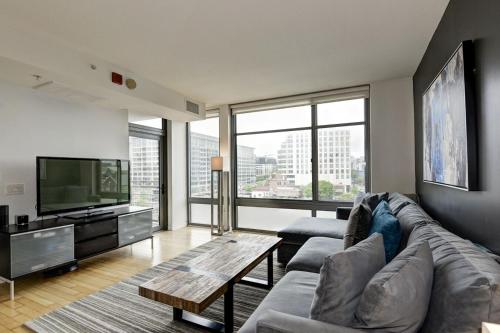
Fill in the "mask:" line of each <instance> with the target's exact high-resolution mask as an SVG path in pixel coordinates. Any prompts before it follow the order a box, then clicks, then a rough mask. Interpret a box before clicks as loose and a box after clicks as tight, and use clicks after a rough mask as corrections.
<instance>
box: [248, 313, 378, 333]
mask: <svg viewBox="0 0 500 333" xmlns="http://www.w3.org/2000/svg"><path fill="white" fill-rule="evenodd" d="M304 332H306V333H312V332H320V333H364V332H368V331H365V330H359V329H354V328H348V327H344V326H338V325H333V324H328V323H324V322H321V321H317V320H313V319H308V318H302V317H298V316H292V315H289V314H286V313H283V312H277V311H273V310H271V311H268V312H266V313H264V314H262V315H261V316H260V317H259V319H258V320H257V333H304Z"/></svg>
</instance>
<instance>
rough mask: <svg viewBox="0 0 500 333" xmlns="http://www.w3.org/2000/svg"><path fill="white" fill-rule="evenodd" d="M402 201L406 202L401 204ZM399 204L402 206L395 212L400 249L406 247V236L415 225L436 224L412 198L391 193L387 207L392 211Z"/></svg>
mask: <svg viewBox="0 0 500 333" xmlns="http://www.w3.org/2000/svg"><path fill="white" fill-rule="evenodd" d="M403 203H407V204H406V205H403ZM401 205H403V206H402V207H401V209H400V210H399V212H398V213H397V214H395V215H396V217H397V218H398V220H399V225H400V226H401V232H402V235H401V245H400V250H402V249H404V248H405V247H406V243H407V242H408V237H410V234H411V232H412V231H413V228H415V226H417V225H425V224H429V223H435V224H438V223H437V222H436V221H434V220H433V219H432V218H431V217H430V216H429V215H428V214H427V213H426V212H425V211H424V210H423V209H422V207H420V206H419V205H417V204H416V203H415V202H414V201H413V200H411V199H409V198H407V197H406V196H404V195H402V194H399V193H391V195H390V196H389V207H391V209H392V210H393V212H394V209H395V208H396V207H398V206H401Z"/></svg>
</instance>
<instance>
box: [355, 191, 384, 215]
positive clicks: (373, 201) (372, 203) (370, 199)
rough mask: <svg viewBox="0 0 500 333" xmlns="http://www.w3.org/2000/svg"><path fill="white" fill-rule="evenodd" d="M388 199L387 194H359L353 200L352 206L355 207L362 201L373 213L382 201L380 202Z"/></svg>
mask: <svg viewBox="0 0 500 333" xmlns="http://www.w3.org/2000/svg"><path fill="white" fill-rule="evenodd" d="M388 199H389V193H388V192H380V193H364V192H360V193H358V194H357V195H356V197H355V198H354V205H353V206H357V205H359V204H360V203H361V202H363V201H364V202H365V203H366V204H367V205H368V206H369V207H370V209H371V210H372V211H373V210H375V208H376V207H377V206H378V204H379V203H380V201H382V200H384V201H387V200H388Z"/></svg>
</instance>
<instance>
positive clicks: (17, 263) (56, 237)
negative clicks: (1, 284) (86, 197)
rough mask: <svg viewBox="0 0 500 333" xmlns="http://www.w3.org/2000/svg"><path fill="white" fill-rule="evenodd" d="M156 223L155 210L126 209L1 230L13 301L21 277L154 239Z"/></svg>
mask: <svg viewBox="0 0 500 333" xmlns="http://www.w3.org/2000/svg"><path fill="white" fill-rule="evenodd" d="M152 220H153V211H152V209H151V208H139V207H123V208H116V209H114V210H110V211H109V213H107V214H100V215H88V216H85V217H83V218H79V219H70V218H67V217H61V218H54V219H46V220H42V221H35V222H31V223H29V224H28V225H27V226H16V225H9V226H4V227H0V280H3V281H5V282H8V283H10V287H11V288H10V297H11V299H13V298H14V279H16V278H18V277H21V276H24V275H27V274H31V273H34V272H39V271H48V270H54V269H58V268H61V267H64V266H71V265H75V264H76V263H77V262H78V260H83V259H86V258H89V257H92V256H95V255H98V254H101V253H104V252H107V251H110V250H114V249H117V248H119V247H122V246H126V245H130V244H133V243H136V242H139V241H142V240H145V239H148V238H149V239H151V240H152ZM151 245H152V243H151Z"/></svg>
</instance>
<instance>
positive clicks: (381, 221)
mask: <svg viewBox="0 0 500 333" xmlns="http://www.w3.org/2000/svg"><path fill="white" fill-rule="evenodd" d="M376 232H378V233H380V234H382V236H384V248H385V260H386V262H387V263H388V262H390V261H391V260H392V259H393V258H394V257H395V256H396V254H397V253H398V249H399V243H400V242H401V226H400V225H399V221H398V219H397V218H396V217H395V216H394V214H392V211H391V208H390V207H389V204H388V203H387V202H385V201H381V202H380V203H379V204H378V205H377V208H375V210H374V211H373V215H372V226H371V228H370V235H371V234H374V233H376Z"/></svg>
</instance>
